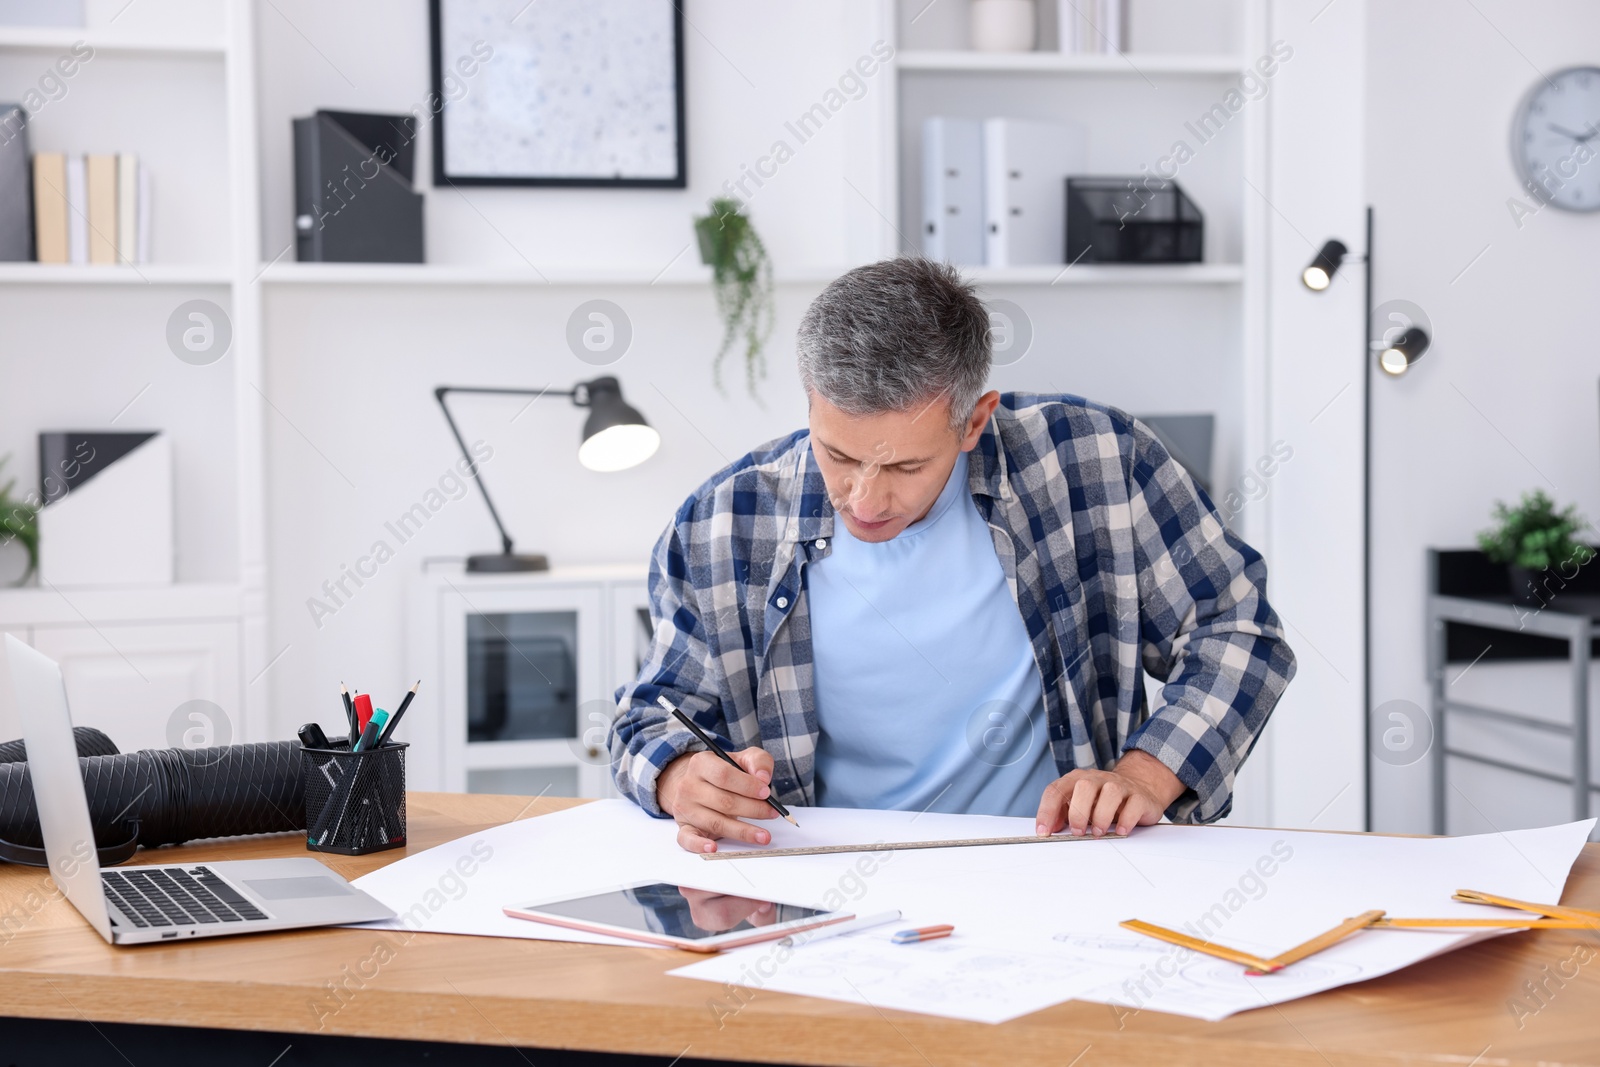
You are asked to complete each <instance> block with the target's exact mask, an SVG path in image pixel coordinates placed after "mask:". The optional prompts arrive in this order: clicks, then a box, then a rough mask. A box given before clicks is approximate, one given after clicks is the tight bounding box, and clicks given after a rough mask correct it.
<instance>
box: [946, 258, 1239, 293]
mask: <svg viewBox="0 0 1600 1067" xmlns="http://www.w3.org/2000/svg"><path fill="white" fill-rule="evenodd" d="M961 271H962V273H963V274H966V275H967V276H968V277H970V278H972V280H973V281H975V282H978V283H979V284H981V285H1040V286H1045V287H1049V286H1052V285H1055V286H1062V285H1237V284H1239V283H1240V282H1242V281H1244V267H1243V266H1242V265H1241V264H1238V263H1149V264H1138V263H1079V264H1077V265H1076V266H1072V267H1068V266H1064V265H1058V264H1055V263H1046V264H1041V265H1037V266H1027V267H962V268H961Z"/></svg>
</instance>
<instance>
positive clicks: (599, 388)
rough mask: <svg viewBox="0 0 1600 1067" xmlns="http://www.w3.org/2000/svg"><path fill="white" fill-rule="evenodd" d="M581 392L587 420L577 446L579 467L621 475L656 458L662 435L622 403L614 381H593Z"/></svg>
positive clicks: (586, 384)
mask: <svg viewBox="0 0 1600 1067" xmlns="http://www.w3.org/2000/svg"><path fill="white" fill-rule="evenodd" d="M582 388H583V390H584V392H585V393H586V394H587V399H588V408H589V418H588V419H587V420H586V421H585V422H584V424H583V443H582V444H581V445H579V446H578V462H579V463H581V464H583V465H584V466H585V467H587V468H588V469H589V470H592V471H620V470H627V469H628V468H629V467H636V466H638V465H639V464H641V463H643V462H644V461H645V460H647V459H649V458H650V457H651V456H653V455H655V454H656V449H657V448H659V447H660V446H661V435H660V434H658V433H657V432H656V431H655V429H654V428H653V427H652V426H651V425H650V424H649V423H648V422H646V421H645V418H644V416H643V415H641V414H639V411H638V409H637V408H635V407H633V406H632V405H630V404H629V403H628V402H627V401H626V400H623V399H622V387H621V385H619V384H618V382H617V380H616V379H615V378H596V379H595V380H594V381H592V382H587V383H585V384H584V385H583V386H582Z"/></svg>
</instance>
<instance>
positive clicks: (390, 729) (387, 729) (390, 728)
mask: <svg viewBox="0 0 1600 1067" xmlns="http://www.w3.org/2000/svg"><path fill="white" fill-rule="evenodd" d="M421 685H422V679H421V678H418V679H417V684H416V685H414V686H412V687H411V689H410V690H409V691H408V692H407V693H406V695H405V699H404V700H402V701H400V706H399V707H398V708H396V709H394V714H393V715H391V716H389V721H388V723H387V724H386V725H385V726H384V728H383V733H381V734H379V735H378V747H380V748H381V747H382V746H384V745H387V744H388V743H389V735H390V734H392V733H394V728H395V727H396V726H399V725H400V716H402V715H404V714H405V713H406V709H407V708H409V707H410V706H411V698H412V697H414V696H416V695H417V689H418V688H419V687H420V686H421Z"/></svg>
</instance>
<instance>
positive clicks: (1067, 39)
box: [1056, 0, 1083, 52]
mask: <svg viewBox="0 0 1600 1067" xmlns="http://www.w3.org/2000/svg"><path fill="white" fill-rule="evenodd" d="M1080 2H1081V0H1056V51H1058V52H1076V51H1078V41H1079V23H1080V22H1082V21H1083V19H1082V16H1080V15H1079V14H1078V4H1079V3H1080Z"/></svg>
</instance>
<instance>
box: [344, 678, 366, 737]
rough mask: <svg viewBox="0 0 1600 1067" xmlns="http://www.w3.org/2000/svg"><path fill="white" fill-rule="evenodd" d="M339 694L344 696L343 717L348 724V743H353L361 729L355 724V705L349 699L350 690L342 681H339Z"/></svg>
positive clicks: (359, 734)
mask: <svg viewBox="0 0 1600 1067" xmlns="http://www.w3.org/2000/svg"><path fill="white" fill-rule="evenodd" d="M339 695H340V696H341V697H343V698H344V718H345V722H347V723H348V724H349V725H350V744H351V745H354V744H355V743H356V739H357V738H359V737H360V736H361V729H360V728H359V727H358V726H356V706H355V705H354V704H353V703H351V701H350V690H349V689H348V688H347V687H346V686H345V684H344V683H343V682H340V683H339Z"/></svg>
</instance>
